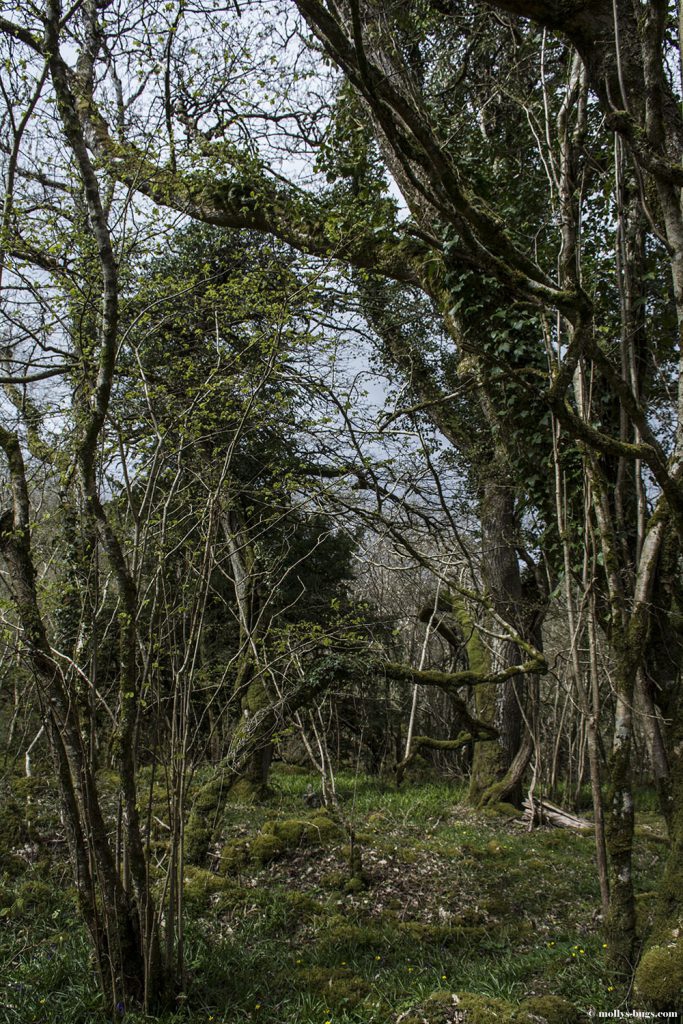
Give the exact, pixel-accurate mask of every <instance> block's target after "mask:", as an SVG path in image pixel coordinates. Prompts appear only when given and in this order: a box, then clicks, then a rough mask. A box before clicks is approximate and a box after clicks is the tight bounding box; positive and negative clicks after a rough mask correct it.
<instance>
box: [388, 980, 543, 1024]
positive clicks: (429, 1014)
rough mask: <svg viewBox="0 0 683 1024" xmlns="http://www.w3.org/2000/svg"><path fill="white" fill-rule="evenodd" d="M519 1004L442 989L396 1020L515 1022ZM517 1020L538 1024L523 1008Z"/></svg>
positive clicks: (405, 1023)
mask: <svg viewBox="0 0 683 1024" xmlns="http://www.w3.org/2000/svg"><path fill="white" fill-rule="evenodd" d="M514 1013H515V1008H514V1007H513V1006H512V1005H511V1004H510V1003H508V1002H506V1001H505V1000H503V999H494V998H492V997H489V996H478V995H472V994H471V993H469V992H464V993H462V994H457V993H455V992H451V991H450V989H439V990H438V991H436V992H432V994H431V995H430V996H429V997H428V998H427V999H426V1000H425V1001H424V1002H422V1003H420V1004H419V1005H417V1006H414V1007H411V1009H409V1010H406V1011H405V1012H404V1013H401V1014H399V1015H398V1017H397V1018H396V1024H463V1022H464V1024H511V1022H512V1020H513V1014H514ZM515 1021H516V1024H517V1022H518V1024H538V1020H536V1021H533V1019H532V1018H531V1016H530V1015H529V1014H527V1013H524V1012H522V1013H521V1014H520V1015H519V1016H518V1017H516V1018H515Z"/></svg>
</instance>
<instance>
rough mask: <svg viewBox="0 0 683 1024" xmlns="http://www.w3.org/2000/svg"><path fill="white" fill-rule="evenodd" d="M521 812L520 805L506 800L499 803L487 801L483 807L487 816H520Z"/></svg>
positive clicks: (483, 811) (483, 812)
mask: <svg viewBox="0 0 683 1024" xmlns="http://www.w3.org/2000/svg"><path fill="white" fill-rule="evenodd" d="M521 813H522V812H521V811H520V810H519V808H518V807H515V805H514V804H509V803H506V802H505V801H504V800H502V801H499V802H498V803H487V804H486V805H485V806H484V807H483V809H482V814H483V815H484V817H485V818H519V816H520V814H521Z"/></svg>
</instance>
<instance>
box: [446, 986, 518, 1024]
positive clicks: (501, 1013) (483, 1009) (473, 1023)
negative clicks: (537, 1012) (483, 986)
mask: <svg viewBox="0 0 683 1024" xmlns="http://www.w3.org/2000/svg"><path fill="white" fill-rule="evenodd" d="M458 1009H459V1010H460V1011H461V1013H462V1014H463V1015H464V1019H465V1021H466V1024H506V1022H507V1021H511V1020H512V1015H513V1013H514V1007H513V1006H512V1005H511V1004H510V1003H508V1002H506V1001H505V1000H504V999H497V998H495V997H493V996H479V995H474V994H473V993H471V992H463V993H462V994H461V995H459V997H458ZM461 1019H462V1018H461ZM516 1020H517V1021H518V1022H519V1024H522V1022H524V1021H525V1020H527V1021H528V1020H530V1018H529V1017H527V1016H526V1015H525V1014H520V1015H519V1016H518V1017H517V1018H516Z"/></svg>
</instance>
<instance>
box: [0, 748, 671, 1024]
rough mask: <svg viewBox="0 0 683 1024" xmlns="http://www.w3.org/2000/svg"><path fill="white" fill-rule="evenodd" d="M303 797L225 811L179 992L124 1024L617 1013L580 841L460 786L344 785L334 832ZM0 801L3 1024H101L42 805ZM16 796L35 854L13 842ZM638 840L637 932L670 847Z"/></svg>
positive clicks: (525, 1019)
mask: <svg viewBox="0 0 683 1024" xmlns="http://www.w3.org/2000/svg"><path fill="white" fill-rule="evenodd" d="M315 781H316V780H315V779H314V778H313V777H312V776H311V775H309V774H308V773H306V772H304V771H302V770H300V769H287V768H284V767H278V768H276V770H275V771H274V773H273V782H272V787H273V791H272V796H271V797H270V799H269V800H267V801H266V802H264V803H261V804H252V803H238V802H233V803H230V804H229V805H228V807H227V809H226V810H225V813H224V815H223V816H222V818H221V820H220V822H219V823H218V829H217V833H216V842H215V843H214V845H213V846H212V851H211V862H210V865H209V866H208V867H207V868H197V867H188V868H187V870H186V873H185V899H186V907H187V924H186V934H185V951H186V965H187V984H186V990H185V995H184V996H182V997H181V998H180V999H179V1001H178V1007H177V1010H175V1011H174V1012H172V1013H167V1014H166V1015H164V1016H163V1017H160V1018H146V1017H143V1016H142V1015H141V1014H139V1013H126V1014H125V1020H126V1022H127V1024H137V1022H140V1021H142V1020H157V1019H158V1020H163V1021H164V1022H165V1024H170V1022H172V1021H173V1022H177V1024H180V1022H189V1024H200V1022H202V1024H242V1022H253V1024H256V1022H259V1021H261V1022H263V1024H328V1022H329V1024H361V1022H363V1024H422V1022H424V1021H427V1022H428V1024H451V1022H464V1024H492V1022H494V1021H495V1022H505V1021H514V1022H519V1024H533V1022H534V1021H541V1022H542V1021H547V1024H571V1022H572V1021H579V1020H582V1019H585V1018H586V1015H587V1014H588V1012H589V1011H590V1010H591V1008H592V1009H595V1010H613V1009H618V1008H619V1007H620V1006H621V1008H622V1009H623V1008H624V1004H623V1002H620V997H619V996H618V991H617V988H618V987H617V986H616V985H615V984H614V983H613V982H614V979H612V978H611V977H610V973H609V970H608V968H607V965H606V952H607V951H606V949H605V947H604V945H603V938H602V936H601V933H600V915H599V906H600V902H599V891H598V885H597V876H596V871H595V865H594V845H593V838H592V836H591V835H585V834H580V833H576V832H571V831H568V830H563V829H555V828H540V829H534V830H533V831H531V832H529V831H528V827H527V825H526V824H525V823H523V822H522V821H521V820H520V819H519V818H513V817H511V816H506V815H505V814H483V813H481V812H476V811H474V810H472V809H471V808H469V807H467V806H466V805H465V803H464V802H463V795H464V793H463V790H462V789H461V788H458V787H457V786H455V785H454V786H449V785H448V784H445V783H434V782H415V781H411V780H410V779H408V780H406V782H404V785H403V787H402V788H401V789H400V790H398V791H397V790H396V788H395V787H394V786H392V785H390V784H383V783H382V782H381V781H379V780H376V779H370V778H368V777H365V776H361V777H354V776H353V775H350V774H341V775H340V776H339V777H338V780H337V786H338V791H339V797H340V813H341V818H342V821H341V823H340V822H339V820H337V821H333V820H331V818H330V816H329V815H328V814H327V813H326V812H325V811H324V810H323V811H320V810H318V811H315V810H310V809H308V808H307V807H306V806H305V802H304V799H303V797H304V793H305V790H306V786H307V784H308V783H313V784H315ZM4 789H5V792H4V803H3V805H2V807H0V826H1V827H2V833H1V834H0V852H2V851H3V848H4V850H5V851H6V852H5V855H4V856H3V859H2V874H1V876H0V917H1V918H2V922H1V923H0V1024H33V1022H36V1024H51V1022H53V1021H54V1022H57V1021H59V1022H60V1024H100V1022H104V1021H105V1020H106V1019H107V1018H106V1017H105V1016H104V1014H103V1012H102V1009H101V1003H100V997H99V995H98V992H97V987H96V985H95V982H94V978H93V974H92V969H91V966H90V955H89V947H88V942H87V938H86V936H85V934H84V931H83V929H82V927H81V926H80V924H79V923H78V918H77V915H76V911H75V901H74V892H73V888H72V886H71V882H70V876H69V870H68V865H67V863H66V859H65V848H64V844H63V841H61V837H60V834H59V826H58V823H57V822H56V821H55V818H54V814H55V810H54V809H55V806H56V801H55V799H54V794H52V793H51V792H50V789H49V784H48V782H47V781H46V780H42V781H41V780H40V779H39V778H37V777H36V778H34V779H31V780H13V782H12V786H11V787H10V788H9V789H8V786H7V785H6V784H5V786H4ZM156 796H157V797H158V798H159V799H160V801H161V803H162V802H163V793H161V792H157V794H156ZM27 799H28V800H29V801H30V803H29V807H30V814H31V816H32V831H33V835H34V837H35V836H36V835H39V836H40V841H39V843H38V844H36V842H35V838H34V840H33V841H26V840H25V837H22V834H21V828H22V827H23V826H20V821H21V820H22V819H23V817H24V815H25V803H26V801H27ZM161 803H160V808H161ZM22 804H23V805H24V806H22ZM158 817H159V819H160V820H162V819H163V814H162V813H161V812H160V813H159V814H158ZM639 823H640V827H639V829H638V837H637V840H636V860H637V873H636V877H637V886H638V892H639V896H638V904H639V916H640V920H641V927H642V928H643V929H644V928H645V927H646V924H647V917H648V913H649V911H651V908H652V890H653V888H654V885H655V883H656V879H657V877H658V875H659V873H660V871H661V862H662V859H663V857H664V855H665V853H666V847H665V845H664V844H663V841H662V828H661V825H660V823H659V821H658V819H657V817H656V816H655V815H654V814H652V813H650V814H647V813H645V814H644V815H643V814H641V815H639ZM159 828H160V831H159V834H158V837H157V839H156V840H155V841H157V842H158V849H159V855H160V857H161V856H163V846H164V842H163V828H162V827H161V826H159ZM351 831H353V834H354V847H353V852H355V854H356V859H355V863H354V867H353V869H352V868H351V867H350V864H351V860H352V857H351V854H352V850H351V848H350V837H351ZM358 852H360V855H361V858H362V874H361V872H360V865H359V863H358V859H357V855H358ZM570 1004H571V1005H570Z"/></svg>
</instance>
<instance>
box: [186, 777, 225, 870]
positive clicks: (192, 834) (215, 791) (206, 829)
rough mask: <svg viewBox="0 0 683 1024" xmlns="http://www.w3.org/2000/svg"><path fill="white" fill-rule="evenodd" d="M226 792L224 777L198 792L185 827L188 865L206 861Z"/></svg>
mask: <svg viewBox="0 0 683 1024" xmlns="http://www.w3.org/2000/svg"><path fill="white" fill-rule="evenodd" d="M225 792H226V782H225V780H224V779H223V776H222V775H219V776H217V777H216V778H213V779H211V781H210V782H207V783H206V785H205V786H202V787H201V788H200V789H198V790H197V793H196V795H195V798H194V802H193V804H192V811H191V812H190V818H189V821H188V822H187V825H186V826H185V859H186V861H187V863H188V864H203V863H204V861H205V860H206V856H207V853H208V850H209V845H210V843H211V839H212V838H213V833H214V829H215V827H216V822H217V820H218V817H219V814H220V810H221V807H222V804H223V802H224V800H225Z"/></svg>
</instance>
